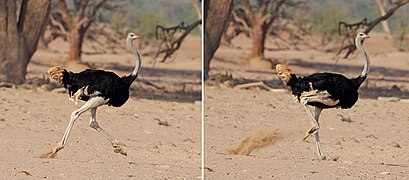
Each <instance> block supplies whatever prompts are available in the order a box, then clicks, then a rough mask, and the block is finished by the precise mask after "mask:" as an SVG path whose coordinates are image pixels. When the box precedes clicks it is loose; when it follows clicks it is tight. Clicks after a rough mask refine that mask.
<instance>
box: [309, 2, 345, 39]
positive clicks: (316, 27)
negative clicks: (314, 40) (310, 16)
mask: <svg viewBox="0 0 409 180" xmlns="http://www.w3.org/2000/svg"><path fill="white" fill-rule="evenodd" d="M340 21H346V22H348V19H347V12H346V11H345V10H344V9H326V10H323V11H322V12H321V14H320V15H319V17H318V19H317V20H315V21H314V22H313V28H312V29H313V32H314V33H317V34H323V35H326V36H331V35H335V34H337V33H338V23H339V22H340Z"/></svg>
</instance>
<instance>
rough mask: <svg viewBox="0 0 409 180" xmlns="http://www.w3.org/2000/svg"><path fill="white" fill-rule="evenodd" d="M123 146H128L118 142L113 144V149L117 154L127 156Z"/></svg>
mask: <svg viewBox="0 0 409 180" xmlns="http://www.w3.org/2000/svg"><path fill="white" fill-rule="evenodd" d="M121 146H126V145H125V144H123V143H120V142H118V141H116V142H115V143H112V147H113V148H114V152H115V153H119V154H122V155H124V156H127V155H128V154H127V153H126V151H125V150H124V149H123V148H122V147H121Z"/></svg>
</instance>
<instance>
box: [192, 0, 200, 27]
mask: <svg viewBox="0 0 409 180" xmlns="http://www.w3.org/2000/svg"><path fill="white" fill-rule="evenodd" d="M191 2H192V5H193V7H194V8H195V10H196V14H197V20H200V19H202V10H201V8H200V4H199V1H198V0H191ZM199 29H200V32H202V26H201V25H199Z"/></svg>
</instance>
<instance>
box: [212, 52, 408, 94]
mask: <svg viewBox="0 0 409 180" xmlns="http://www.w3.org/2000/svg"><path fill="white" fill-rule="evenodd" d="M288 62H289V66H290V67H294V66H298V67H302V68H311V69H319V70H322V71H317V72H336V73H340V74H344V73H350V72H357V75H358V74H359V73H360V72H361V71H362V66H350V65H339V64H336V65H332V64H326V63H314V62H306V61H302V60H300V59H296V60H291V61H288ZM273 64H274V66H275V65H276V64H277V62H275V63H274V62H273ZM324 70H325V71H324ZM245 72H248V73H256V74H260V75H261V74H264V75H273V76H275V78H273V79H268V80H262V82H263V83H264V84H266V85H267V86H268V87H270V88H273V89H284V88H288V87H286V86H285V85H284V84H283V83H282V82H281V80H279V79H278V76H277V75H275V71H271V70H255V69H247V70H245ZM272 73H273V74H272ZM295 74H297V75H299V76H307V75H309V74H303V73H297V72H295ZM371 74H376V75H377V76H381V77H382V78H377V77H371ZM402 78H408V79H402ZM259 81H260V80H257V79H249V78H234V77H233V76H232V75H231V74H230V75H229V74H215V75H211V76H210V77H209V80H208V81H207V82H206V85H220V84H222V85H223V86H228V87H235V86H237V85H240V84H247V83H254V82H259ZM378 82H382V83H384V84H383V85H382V86H374V85H373V84H376V83H378ZM396 83H399V84H401V85H402V84H403V85H404V86H406V87H409V71H406V70H400V69H393V68H384V67H371V70H370V74H369V77H368V79H367V81H366V82H364V84H362V86H361V87H360V89H359V93H360V97H361V98H369V99H377V98H378V97H380V96H382V97H398V98H405V99H406V98H409V92H408V91H403V90H401V89H400V88H399V87H398V86H396V85H395V84H396ZM288 89H289V88H288Z"/></svg>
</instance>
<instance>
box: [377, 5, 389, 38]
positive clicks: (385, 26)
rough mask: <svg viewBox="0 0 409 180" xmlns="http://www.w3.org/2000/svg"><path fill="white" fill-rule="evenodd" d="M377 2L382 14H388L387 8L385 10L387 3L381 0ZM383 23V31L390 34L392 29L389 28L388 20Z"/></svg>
mask: <svg viewBox="0 0 409 180" xmlns="http://www.w3.org/2000/svg"><path fill="white" fill-rule="evenodd" d="M382 1H383V2H386V1H385V0H382ZM375 2H376V4H377V5H378V8H379V11H380V12H381V16H385V14H386V10H385V8H386V7H385V6H384V4H385V3H382V2H381V0H375ZM381 23H382V28H383V31H384V32H386V33H389V34H390V33H391V29H390V28H389V23H388V20H387V19H385V20H383V21H382V22H381Z"/></svg>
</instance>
